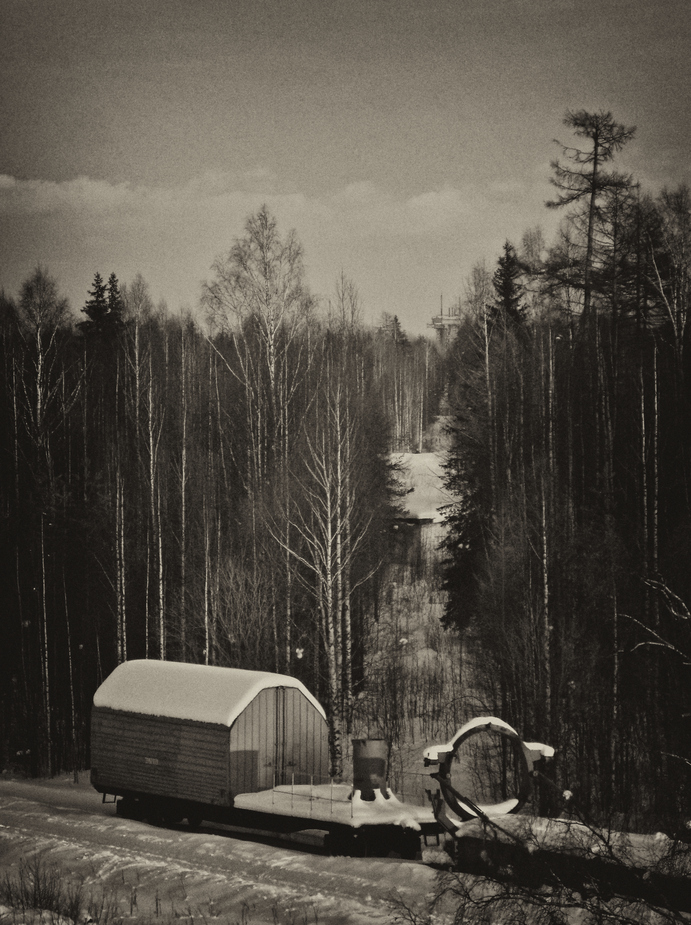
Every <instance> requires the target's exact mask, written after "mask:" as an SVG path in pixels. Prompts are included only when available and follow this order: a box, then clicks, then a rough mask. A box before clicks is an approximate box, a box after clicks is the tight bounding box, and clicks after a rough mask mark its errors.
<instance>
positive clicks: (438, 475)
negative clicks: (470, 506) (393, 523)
mask: <svg viewBox="0 0 691 925" xmlns="http://www.w3.org/2000/svg"><path fill="white" fill-rule="evenodd" d="M443 461H444V459H443V456H442V454H440V453H398V454H396V455H395V456H394V457H393V462H395V463H397V464H398V465H399V466H400V468H401V470H402V471H401V472H400V475H399V478H400V480H401V482H403V484H404V486H405V487H406V488H407V489H410V491H409V493H408V494H407V495H404V497H403V498H402V504H403V507H404V508H405V514H404V515H403V516H404V518H405V519H406V520H431V521H433V522H434V523H441V521H442V520H443V519H444V515H443V514H442V513H441V511H440V509H441V508H442V507H444V506H445V505H447V504H453V502H454V500H455V498H454V497H453V495H451V494H449V492H448V491H446V489H445V488H444V470H443V469H442V466H443Z"/></svg>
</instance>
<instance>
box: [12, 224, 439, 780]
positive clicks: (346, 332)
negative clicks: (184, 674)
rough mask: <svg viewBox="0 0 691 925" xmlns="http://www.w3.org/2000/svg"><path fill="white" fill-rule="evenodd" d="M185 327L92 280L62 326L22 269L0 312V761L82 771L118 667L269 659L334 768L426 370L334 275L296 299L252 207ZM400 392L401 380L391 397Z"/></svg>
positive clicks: (295, 262)
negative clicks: (398, 452) (312, 713)
mask: <svg viewBox="0 0 691 925" xmlns="http://www.w3.org/2000/svg"><path fill="white" fill-rule="evenodd" d="M203 307H204V316H205V319H206V321H207V322H208V324H210V328H209V327H208V326H207V324H206V323H205V324H200V323H198V322H197V321H195V320H194V319H193V318H192V317H189V316H185V315H179V316H173V315H172V314H171V313H170V312H167V311H166V310H165V308H164V307H161V306H159V307H158V308H156V307H155V306H154V304H153V301H152V299H151V296H150V293H149V290H148V287H147V285H146V283H145V281H144V280H143V279H142V278H141V277H138V278H136V279H135V280H134V281H133V282H131V283H130V284H128V285H123V286H122V287H120V285H119V282H118V280H117V277H116V276H115V274H111V276H110V278H109V279H108V281H107V282H106V283H104V281H103V279H102V277H101V276H100V275H99V274H96V276H95V279H94V284H93V287H92V290H91V291H90V293H89V298H88V300H87V301H86V304H85V306H84V308H83V320H82V321H80V322H79V323H75V319H74V316H73V315H72V314H71V312H70V309H69V306H68V305H67V303H66V301H65V300H64V299H63V298H61V296H60V294H59V289H58V283H57V282H56V280H54V279H53V278H52V277H51V275H50V273H49V272H48V271H47V270H46V269H44V268H40V267H39V268H37V269H36V271H35V272H34V273H33V274H32V275H31V277H30V278H29V279H27V280H26V282H25V283H24V285H23V286H22V289H21V292H20V293H19V296H18V298H17V299H16V301H15V300H14V299H12V298H9V297H7V296H3V297H2V303H1V304H0V338H1V341H2V352H1V354H0V364H1V373H0V375H2V396H1V399H0V431H1V436H0V447H1V450H0V453H1V455H0V499H1V505H2V507H1V511H2V525H1V535H0V550H1V555H2V560H3V562H4V568H3V570H2V575H1V577H0V583H1V584H0V599H1V600H2V609H3V617H2V624H3V647H2V655H1V656H0V665H1V668H0V674H1V678H0V710H1V712H0V749H1V751H2V754H0V764H2V765H3V766H5V765H12V764H23V766H24V767H25V769H26V770H27V771H28V772H30V773H34V774H38V773H52V772H55V771H57V770H59V769H64V768H80V767H85V766H87V762H88V718H89V714H90V704H91V698H92V696H93V692H94V690H95V688H96V687H97V686H98V684H99V683H100V682H101V680H102V679H103V678H104V677H106V676H107V675H108V673H109V672H110V671H111V670H112V669H113V668H114V667H115V665H116V664H117V663H118V662H121V661H123V660H124V659H126V658H143V657H148V658H166V659H176V660H182V661H194V662H201V663H207V664H214V665H228V666H241V667H244V668H253V669H262V670H271V671H274V670H275V671H280V672H286V673H290V674H293V675H296V676H298V677H300V678H301V679H302V680H303V681H305V683H307V684H308V686H309V687H310V688H311V689H312V690H314V691H315V693H316V694H317V695H318V696H319V697H320V698H321V700H322V701H323V702H324V703H325V705H326V707H327V710H328V714H329V718H330V726H331V740H332V765H333V772H334V774H337V775H338V774H339V773H340V768H341V738H342V735H343V733H344V731H345V730H347V728H348V726H349V723H350V718H351V715H352V707H353V702H354V698H355V696H356V693H357V689H358V684H359V683H360V681H361V676H362V661H363V652H362V639H363V636H364V633H365V629H366V626H367V625H368V623H369V622H370V621H371V620H372V619H374V617H375V615H376V600H377V596H378V581H379V576H380V574H381V566H382V565H383V564H384V562H385V561H386V557H387V550H388V545H389V543H388V537H389V533H390V530H389V524H390V516H391V511H392V505H394V504H395V502H396V490H395V489H396V486H395V473H392V471H391V469H390V466H389V463H388V454H389V451H390V450H391V449H392V448H396V449H406V448H408V447H413V448H417V449H419V448H422V434H423V433H424V430H425V429H426V428H427V426H428V424H429V422H430V421H431V420H433V419H434V416H435V414H436V412H437V406H438V402H439V397H440V394H441V367H440V362H439V357H438V355H437V353H436V351H435V350H434V349H433V348H432V347H431V346H430V344H429V343H428V342H427V341H425V340H419V341H417V342H415V343H410V342H409V341H408V340H407V338H406V337H405V335H404V334H403V332H402V331H401V330H400V325H399V324H398V321H397V319H395V318H386V319H384V321H383V323H382V325H381V327H380V328H378V329H366V328H365V327H364V326H363V324H362V322H361V318H360V303H359V295H358V293H357V289H356V288H355V286H354V285H353V284H352V282H350V281H349V280H348V279H347V278H346V277H345V276H343V275H342V276H341V278H340V279H339V280H338V281H337V284H336V289H335V294H334V297H333V298H332V299H331V300H330V302H329V304H328V306H323V305H321V306H320V305H318V304H317V302H316V300H315V299H314V298H313V297H312V296H311V295H310V293H309V291H308V289H307V286H306V282H305V276H304V268H303V261H302V249H301V247H300V244H299V242H298V241H297V239H296V238H295V236H294V235H293V234H292V233H291V234H288V235H287V236H285V237H281V236H280V235H279V233H278V230H277V228H276V223H275V220H274V219H273V218H272V217H271V215H270V214H269V213H268V212H267V211H266V209H262V210H260V212H258V213H257V214H256V215H253V216H251V217H250V218H249V219H248V221H247V224H246V229H245V234H244V235H243V236H242V237H241V238H240V239H238V240H237V241H236V243H235V245H234V246H233V248H232V249H231V250H230V252H229V253H228V254H227V255H225V256H224V257H222V258H218V259H217V260H216V262H215V263H214V266H213V277H212V280H211V281H210V282H209V283H208V284H207V285H206V286H205V287H204V293H203ZM404 384H405V387H404Z"/></svg>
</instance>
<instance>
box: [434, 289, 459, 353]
mask: <svg viewBox="0 0 691 925" xmlns="http://www.w3.org/2000/svg"><path fill="white" fill-rule="evenodd" d="M460 325H461V300H460V299H457V300H456V301H455V302H454V303H453V305H452V306H451V307H450V308H449V309H448V311H447V313H446V314H444V296H440V298H439V314H438V315H435V316H434V317H433V318H432V322H431V324H429V325H428V327H430V328H434V330H435V331H436V332H437V336H438V338H439V345H440V347H442V348H446V347H448V345H449V344H450V343H451V341H452V340H453V339H454V337H455V335H456V332H457V331H458V329H459V327H460Z"/></svg>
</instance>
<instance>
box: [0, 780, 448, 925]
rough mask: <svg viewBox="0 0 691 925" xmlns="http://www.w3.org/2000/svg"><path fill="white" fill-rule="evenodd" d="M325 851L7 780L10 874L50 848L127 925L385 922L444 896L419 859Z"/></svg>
mask: <svg viewBox="0 0 691 925" xmlns="http://www.w3.org/2000/svg"><path fill="white" fill-rule="evenodd" d="M322 843H323V837H322V836H321V834H319V833H316V832H312V833H304V834H300V835H296V836H293V838H292V840H288V839H287V838H284V839H280V838H278V837H275V838H272V837H267V836H258V835H256V834H251V833H243V832H240V831H238V830H231V829H229V828H227V827H222V826H216V827H211V826H209V827H206V826H205V827H203V828H202V829H201V830H200V831H198V832H191V831H189V830H187V829H186V828H185V827H184V826H179V827H175V828H161V827H156V826H153V825H150V824H148V823H146V822H137V821H134V820H129V819H122V818H120V817H119V816H116V814H115V807H114V806H113V804H102V803H101V797H100V795H99V794H97V793H96V792H95V791H94V790H93V789H92V788H91V786H90V784H89V783H88V775H87V774H86V773H84V774H83V775H81V780H80V782H79V783H78V784H75V783H73V781H72V779H71V777H61V778H56V779H54V780H50V781H39V782H35V781H32V782H29V781H12V780H7V779H4V778H3V779H0V876H2V877H4V875H5V874H6V873H9V874H10V875H11V876H13V875H14V872H15V871H16V870H17V868H18V865H19V862H20V860H21V859H22V858H26V857H28V856H31V855H33V854H34V853H35V852H41V853H42V854H43V856H44V859H45V862H46V863H47V864H49V865H53V864H56V865H59V867H60V869H61V870H62V871H63V872H64V876H65V877H66V878H71V879H73V880H74V881H77V880H80V881H82V882H83V884H84V888H85V890H86V892H87V893H93V894H94V895H96V896H104V897H106V898H107V899H108V900H109V901H112V902H115V903H116V904H117V910H118V914H119V915H120V916H122V917H124V919H125V921H145V922H147V925H150V923H151V922H153V921H155V920H156V919H157V918H158V919H159V920H165V919H168V920H170V921H172V919H174V918H175V919H178V918H183V919H185V920H186V923H188V925H191V923H192V922H194V921H199V922H200V923H202V922H204V923H205V925H209V920H210V919H216V920H218V921H219V922H223V923H228V925H234V923H235V922H242V923H246V925H263V923H271V925H283V923H285V925H288V923H291V925H299V923H303V922H310V923H315V925H316V923H333V925H350V923H352V925H360V923H362V925H364V923H372V922H375V923H376V922H381V923H384V922H391V921H393V918H394V912H393V907H392V905H391V903H390V898H391V896H392V895H393V894H394V893H397V894H398V895H400V896H401V897H402V898H403V899H404V900H405V902H406V903H407V904H409V905H411V906H416V905H419V904H421V903H424V901H425V899H426V898H428V897H429V896H430V895H431V893H432V892H433V890H434V886H435V877H436V872H435V870H434V869H433V868H432V867H430V866H428V865H426V864H423V863H420V862H419V861H417V862H416V861H404V860H400V859H397V858H348V857H330V856H328V855H327V854H326V853H325V852H324V850H323V847H322ZM0 917H1V916H0Z"/></svg>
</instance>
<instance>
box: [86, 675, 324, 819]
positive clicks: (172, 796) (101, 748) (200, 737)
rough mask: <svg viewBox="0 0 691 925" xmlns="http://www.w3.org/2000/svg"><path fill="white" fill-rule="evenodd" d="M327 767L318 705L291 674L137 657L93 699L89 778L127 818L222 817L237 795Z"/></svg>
mask: <svg viewBox="0 0 691 925" xmlns="http://www.w3.org/2000/svg"><path fill="white" fill-rule="evenodd" d="M328 773H329V749H328V731H327V725H326V719H325V715H324V710H323V709H322V707H321V705H320V704H319V702H318V701H317V700H316V699H315V698H314V697H313V696H312V694H310V692H309V691H308V690H307V688H306V687H305V686H304V685H303V684H302V683H301V682H300V681H298V680H297V679H296V678H291V677H289V676H287V675H280V674H271V673H268V672H258V671H246V670H243V669H236V668H218V667H212V666H207V665H189V664H182V663H177V662H163V661H154V660H136V661H130V662H124V663H123V664H121V665H119V666H118V667H117V668H116V669H115V671H114V672H113V673H112V674H111V675H110V676H109V677H108V678H106V680H105V681H104V682H103V684H102V685H101V686H100V687H99V688H98V690H97V691H96V693H95V695H94V700H93V708H92V716H91V783H92V784H93V786H94V787H95V788H96V790H97V791H99V792H100V793H102V794H104V798H105V795H112V796H114V797H118V796H119V797H122V798H123V799H122V800H121V801H120V804H119V806H118V809H119V811H120V812H122V813H123V814H125V815H133V816H137V815H148V816H152V815H159V816H161V817H163V818H164V819H165V820H166V821H176V820H177V819H181V818H185V817H187V819H188V820H189V821H190V822H199V821H201V819H220V820H223V819H224V818H230V815H231V814H230V813H229V812H228V811H230V810H232V807H233V802H234V798H235V796H237V795H238V794H241V793H253V792H258V791H262V790H270V789H271V788H273V787H275V786H280V785H285V784H298V785H300V784H320V783H323V782H324V781H326V780H328Z"/></svg>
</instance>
